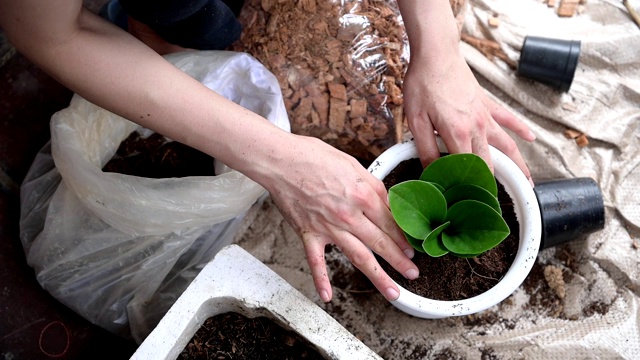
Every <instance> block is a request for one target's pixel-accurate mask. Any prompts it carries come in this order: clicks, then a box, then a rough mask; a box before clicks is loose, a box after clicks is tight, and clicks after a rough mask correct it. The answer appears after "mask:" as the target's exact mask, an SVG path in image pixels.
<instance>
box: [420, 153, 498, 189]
mask: <svg viewBox="0 0 640 360" xmlns="http://www.w3.org/2000/svg"><path fill="white" fill-rule="evenodd" d="M420 180H422V181H428V182H435V183H438V184H440V185H442V186H443V187H444V188H445V190H448V189H449V188H450V187H452V186H454V185H459V184H472V185H477V186H479V187H481V188H483V189H486V190H487V191H489V192H490V193H491V194H492V195H493V196H495V197H497V196H498V186H497V184H496V180H495V177H494V176H493V174H492V173H491V169H489V166H487V163H486V162H485V161H484V160H482V158H481V157H479V156H478V155H475V154H472V153H464V154H450V155H445V156H443V157H441V158H439V159H437V160H435V161H434V162H432V163H431V164H429V166H427V167H426V168H425V169H424V170H423V171H422V175H421V176H420Z"/></svg>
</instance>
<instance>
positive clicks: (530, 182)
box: [527, 176, 536, 188]
mask: <svg viewBox="0 0 640 360" xmlns="http://www.w3.org/2000/svg"><path fill="white" fill-rule="evenodd" d="M527 179H529V184H531V187H532V188H534V187H536V184H534V183H533V179H532V178H531V176H529V177H528V178H527Z"/></svg>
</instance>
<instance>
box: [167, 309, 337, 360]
mask: <svg viewBox="0 0 640 360" xmlns="http://www.w3.org/2000/svg"><path fill="white" fill-rule="evenodd" d="M212 359H215V360H231V359H235V360H240V359H242V360H298V359H309V360H316V359H317V360H324V359H325V358H324V357H323V356H322V355H321V354H320V353H319V352H318V351H317V350H316V349H315V348H314V347H313V345H311V344H310V343H309V342H308V341H307V340H305V339H304V338H302V337H301V336H299V335H298V334H296V333H294V332H292V331H289V330H286V329H284V328H282V327H281V326H279V325H278V324H277V323H275V322H274V321H272V320H271V319H269V318H266V317H256V318H249V317H246V316H244V315H241V314H238V313H234V312H230V313H224V314H219V315H216V316H212V317H210V318H209V319H207V320H206V321H205V322H204V324H203V325H202V326H201V327H200V329H198V331H197V332H196V333H195V335H194V336H193V338H192V339H191V340H190V342H189V343H188V344H187V346H186V347H185V349H184V350H183V351H182V353H181V354H180V355H179V356H178V360H212Z"/></svg>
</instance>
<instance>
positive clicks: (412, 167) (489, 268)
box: [378, 159, 519, 301]
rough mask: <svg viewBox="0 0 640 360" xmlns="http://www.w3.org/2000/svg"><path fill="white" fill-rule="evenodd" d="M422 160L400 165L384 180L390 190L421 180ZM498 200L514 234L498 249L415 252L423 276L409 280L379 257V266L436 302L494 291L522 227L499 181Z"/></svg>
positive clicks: (508, 264)
mask: <svg viewBox="0 0 640 360" xmlns="http://www.w3.org/2000/svg"><path fill="white" fill-rule="evenodd" d="M422 169H423V168H422V165H421V164H420V160H418V159H411V160H407V161H403V162H402V163H400V164H399V165H398V166H397V167H396V168H395V169H394V170H393V171H392V172H391V173H390V174H389V175H388V176H387V177H386V178H385V179H384V180H383V182H384V184H385V186H386V188H387V189H389V188H390V187H391V186H393V185H395V184H396V183H399V182H402V181H405V180H412V179H418V178H420V174H421V173H422ZM498 201H499V202H500V208H501V209H502V216H503V217H504V219H505V221H506V223H507V224H508V225H509V229H510V230H511V233H510V234H509V236H508V237H507V238H506V239H505V240H503V241H502V242H501V243H500V244H499V245H498V246H496V247H494V248H493V249H491V250H489V251H487V252H485V253H483V254H482V255H479V256H476V257H474V258H459V257H457V256H453V255H449V254H448V255H444V256H441V257H437V258H434V257H431V256H429V255H427V254H424V253H420V252H417V251H416V255H415V256H414V258H413V262H414V263H415V264H416V266H417V267H418V269H419V270H420V277H418V278H417V279H415V280H407V279H406V278H405V277H404V276H402V275H401V274H400V273H398V272H397V271H395V270H394V269H393V268H392V267H391V266H390V265H389V264H388V263H387V262H385V261H384V260H383V259H382V258H380V257H378V261H380V265H381V266H382V268H383V269H384V270H385V271H386V272H387V273H388V274H389V276H390V277H391V278H392V279H393V280H395V281H396V282H397V283H398V284H399V285H400V286H402V287H404V288H405V289H407V290H409V291H411V292H413V293H415V294H417V295H420V296H423V297H427V298H430V299H434V300H445V301H452V300H462V299H467V298H470V297H473V296H476V295H480V294H482V293H483V292H485V291H487V290H489V289H491V288H492V287H493V286H495V285H496V284H497V283H498V281H500V279H501V278H502V277H503V276H504V275H505V274H506V273H507V271H508V270H509V267H510V266H511V264H512V263H513V260H514V259H515V257H516V253H517V252H518V243H519V241H518V240H519V238H518V234H519V225H518V221H517V218H516V214H515V212H514V210H513V202H512V201H511V198H510V197H509V195H508V194H507V192H506V191H505V189H504V187H503V186H502V185H501V184H500V183H499V182H498Z"/></svg>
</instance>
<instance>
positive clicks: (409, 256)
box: [404, 248, 416, 259]
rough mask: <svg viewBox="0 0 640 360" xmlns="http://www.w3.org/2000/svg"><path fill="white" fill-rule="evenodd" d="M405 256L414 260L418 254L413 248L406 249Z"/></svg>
mask: <svg viewBox="0 0 640 360" xmlns="http://www.w3.org/2000/svg"><path fill="white" fill-rule="evenodd" d="M404 254H405V255H407V257H408V258H409V259H413V257H414V256H415V255H416V252H415V251H414V250H413V248H407V249H404Z"/></svg>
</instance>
